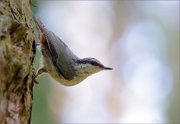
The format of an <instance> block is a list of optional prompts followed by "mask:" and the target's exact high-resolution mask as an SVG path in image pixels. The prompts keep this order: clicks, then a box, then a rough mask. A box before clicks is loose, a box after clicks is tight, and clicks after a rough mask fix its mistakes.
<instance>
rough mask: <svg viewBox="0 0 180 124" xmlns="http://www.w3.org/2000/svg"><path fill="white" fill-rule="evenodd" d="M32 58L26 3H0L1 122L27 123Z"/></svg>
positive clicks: (10, 0) (14, 0)
mask: <svg viewBox="0 0 180 124" xmlns="http://www.w3.org/2000/svg"><path fill="white" fill-rule="evenodd" d="M34 55H35V41H34V35H33V24H32V12H31V7H30V2H29V0H0V123H1V124H7V123H8V124H9V123H11V124H19V123H21V124H27V123H30V121H31V111H32V93H33V92H32V88H33V81H32V75H33V71H32V64H33V61H34Z"/></svg>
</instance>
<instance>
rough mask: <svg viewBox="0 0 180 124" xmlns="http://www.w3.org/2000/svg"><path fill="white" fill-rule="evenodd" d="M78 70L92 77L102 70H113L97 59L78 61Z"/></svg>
mask: <svg viewBox="0 0 180 124" xmlns="http://www.w3.org/2000/svg"><path fill="white" fill-rule="evenodd" d="M78 65H79V66H78V68H79V70H80V72H81V73H84V74H87V75H91V74H94V73H97V72H99V71H102V70H112V68H109V67H106V66H104V65H103V64H102V63H101V62H100V61H98V60H97V59H95V58H84V59H79V60H78Z"/></svg>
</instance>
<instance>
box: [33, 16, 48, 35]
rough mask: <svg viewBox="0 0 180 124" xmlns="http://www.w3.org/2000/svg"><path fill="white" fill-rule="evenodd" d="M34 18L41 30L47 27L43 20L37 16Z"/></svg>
mask: <svg viewBox="0 0 180 124" xmlns="http://www.w3.org/2000/svg"><path fill="white" fill-rule="evenodd" d="M33 19H34V21H35V23H36V24H37V25H38V28H39V29H40V30H41V32H44V30H45V29H46V28H45V26H44V24H43V23H42V22H41V20H40V19H39V18H37V17H35V16H33Z"/></svg>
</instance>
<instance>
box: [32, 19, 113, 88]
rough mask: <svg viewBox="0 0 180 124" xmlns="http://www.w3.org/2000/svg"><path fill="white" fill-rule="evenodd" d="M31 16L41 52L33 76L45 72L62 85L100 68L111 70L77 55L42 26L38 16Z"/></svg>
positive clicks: (77, 82) (97, 61)
mask: <svg viewBox="0 0 180 124" xmlns="http://www.w3.org/2000/svg"><path fill="white" fill-rule="evenodd" d="M33 18H34V21H35V24H36V25H37V27H38V28H39V29H40V32H41V35H40V36H41V38H40V49H41V52H42V65H41V67H40V68H39V69H38V71H37V73H36V76H35V77H37V76H39V75H41V74H42V73H44V72H46V73H48V74H50V75H51V77H52V78H53V79H55V80H56V81H57V82H60V83H61V84H62V85H64V86H74V85H76V84H79V83H80V82H82V81H83V80H84V79H86V78H87V77H88V76H90V75H92V74H95V73H97V72H100V71H102V70H112V68H110V67H106V66H104V65H103V64H102V63H101V62H100V61H99V60H97V59H95V58H91V57H89V58H82V59H81V58H79V57H77V56H76V55H75V54H74V53H73V52H72V51H71V50H70V48H69V47H68V46H67V45H66V44H65V43H64V42H63V41H62V40H61V39H60V38H59V37H58V36H56V35H55V34H54V33H53V32H52V31H49V30H48V29H47V28H46V27H45V26H44V24H43V23H42V22H41V21H40V19H39V18H37V17H33Z"/></svg>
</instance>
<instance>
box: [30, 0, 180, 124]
mask: <svg viewBox="0 0 180 124" xmlns="http://www.w3.org/2000/svg"><path fill="white" fill-rule="evenodd" d="M179 5H180V3H179V1H43V0H41V1H33V6H32V10H33V12H34V15H36V16H37V17H39V18H40V19H41V20H42V22H43V23H44V25H45V26H46V27H47V28H48V29H49V30H51V31H53V32H54V33H55V34H56V35H58V36H59V37H60V38H61V39H62V40H63V41H64V42H65V43H66V44H67V45H68V46H69V47H70V48H71V49H72V51H73V52H74V53H75V54H77V55H78V56H79V57H80V58H84V57H89V56H91V57H95V58H97V59H99V60H100V61H101V62H102V63H104V64H105V65H108V66H110V67H113V68H114V70H113V71H106V72H100V73H98V74H95V75H93V76H91V77H89V78H87V79H86V80H85V81H83V82H82V83H80V84H78V85H76V86H73V87H64V86H62V85H61V84H60V83H58V82H56V81H55V80H53V79H52V78H51V77H50V76H49V75H48V74H44V75H42V76H40V77H39V78H38V81H39V82H40V84H38V85H35V86H34V97H33V112H32V123H33V124H41V123H42V124H57V123H87V122H89V123H95V122H96V123H180V120H179V115H180V91H179V90H180V89H179V87H180V79H179V75H180V73H179V65H180V64H179V53H180V51H179V43H180V38H179V11H180V10H179ZM40 58H41V53H40V52H38V54H37V56H36V65H35V66H36V68H38V67H39V66H40Z"/></svg>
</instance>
